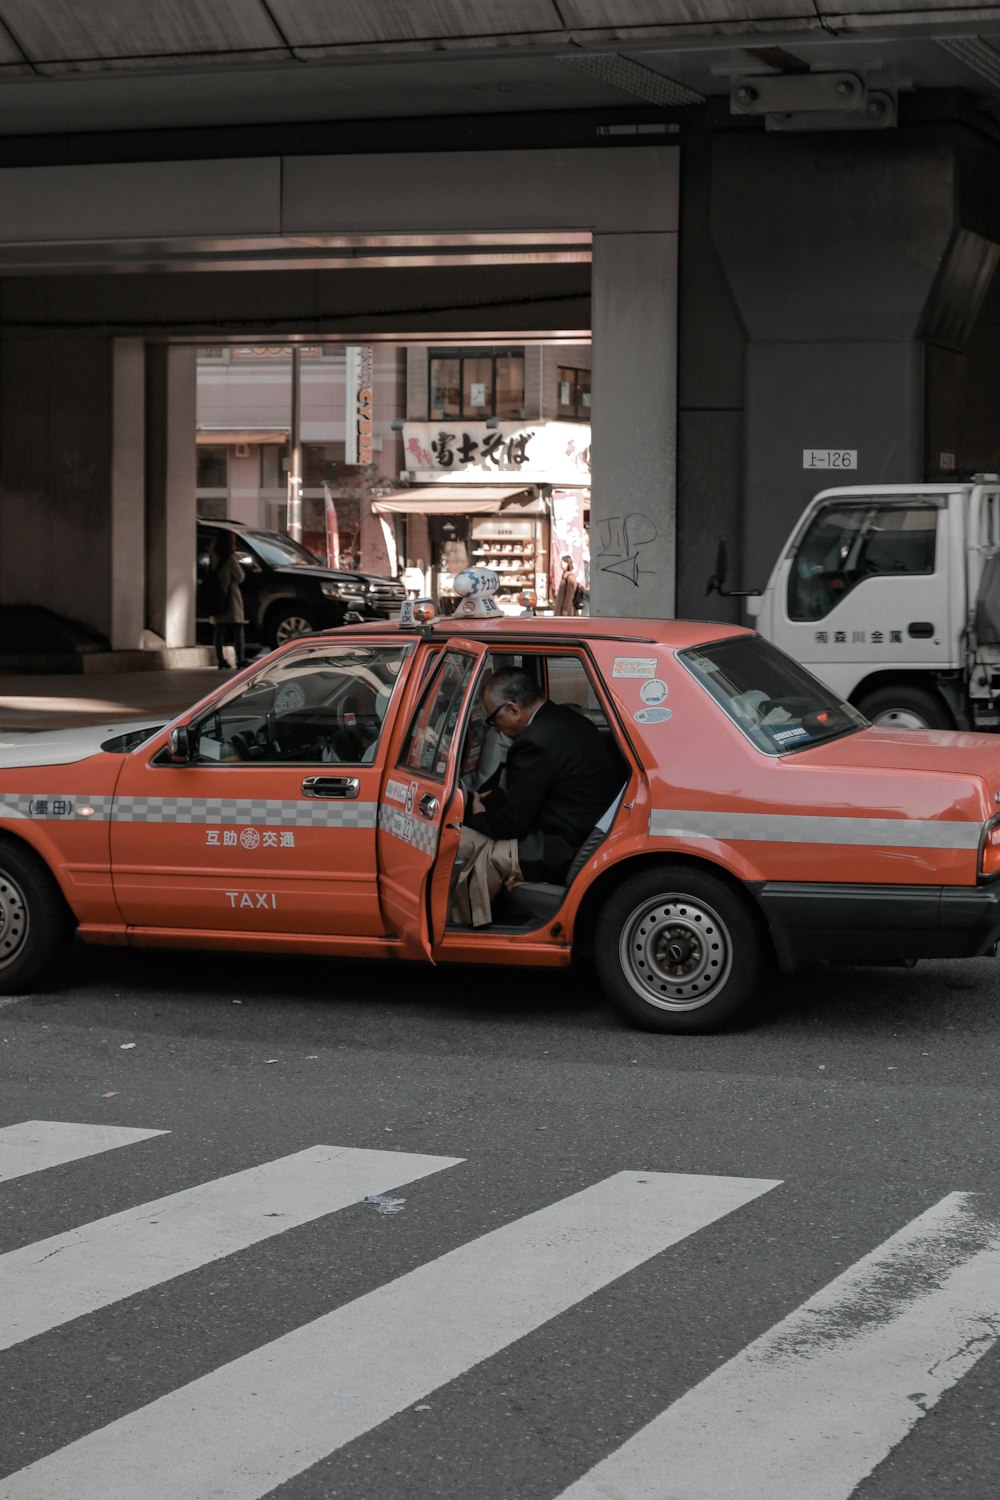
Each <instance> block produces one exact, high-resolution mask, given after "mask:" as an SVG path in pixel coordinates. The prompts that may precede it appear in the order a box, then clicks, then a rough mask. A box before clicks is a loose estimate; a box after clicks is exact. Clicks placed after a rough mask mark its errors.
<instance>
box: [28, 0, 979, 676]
mask: <svg viewBox="0 0 1000 1500" xmlns="http://www.w3.org/2000/svg"><path fill="white" fill-rule="evenodd" d="M998 111H1000V6H993V5H987V6H968V5H959V4H955V3H946V0H938V3H937V4H934V5H930V4H911V5H908V6H907V5H904V6H902V7H900V6H898V4H897V5H890V4H888V3H884V0H858V3H854V4H851V5H847V6H840V7H838V8H836V9H835V8H834V6H833V5H832V4H830V3H829V0H770V3H767V4H765V3H760V0H743V3H724V0H672V3H666V0H631V3H625V0H513V3H512V0H492V3H490V0H479V3H473V0H464V3H463V0H436V3H433V4H432V3H429V0H428V3H422V0H407V3H398V4H397V3H390V0H385V3H379V4H374V3H369V4H362V3H357V4H345V3H342V0H337V3H334V0H329V3H326V4H321V3H316V4H312V5H309V6H304V5H301V4H298V3H295V0H240V3H236V0H225V3H224V0H212V3H211V4H209V3H207V0H200V3H199V0H179V3H178V4H176V5H174V6H172V7H170V9H169V11H168V10H166V9H162V10H161V9H158V8H157V7H154V6H149V5H148V4H146V3H144V0H118V3H116V4H115V5H114V6H113V7H108V6H106V5H99V4H97V3H92V0H88V3H84V0H76V3H75V4H74V5H73V6H72V7H68V6H65V5H63V4H57V3H55V0H51V3H50V0H0V132H2V134H0V602H6V603H11V602H24V603H38V604H45V605H48V606H50V607H52V608H55V609H58V610H60V611H62V612H64V613H67V614H72V615H75V616H76V617H77V618H80V619H82V620H83V621H84V622H85V623H87V624H89V625H91V626H92V627H94V628H96V629H98V630H101V631H103V632H104V633H106V634H107V635H108V636H109V638H110V639H111V641H112V644H113V645H114V646H115V647H118V648H123V649H127V648H129V647H134V646H136V645H138V644H139V643H140V641H141V640H142V638H143V631H144V629H146V628H149V629H152V630H153V631H155V632H156V633H157V634H158V635H160V636H161V637H162V638H163V639H164V640H166V641H167V642H168V643H170V644H184V643H186V642H188V641H190V640H191V639H192V630H193V600H192V557H193V540H192V533H193V519H194V498H193V497H194V474H193V467H194V452H193V443H192V441H191V436H192V432H193V426H194V416H193V396H194V356H193V347H194V345H196V344H197V343H198V342H212V341H216V340H220V339H221V340H224V339H226V338H239V339H245V338H248V337H253V338H254V339H262V340H268V339H276V340H277V339H280V340H281V341H283V342H287V341H288V340H289V339H301V340H303V341H307V340H315V339H316V338H335V339H340V340H343V341H345V342H350V343H358V342H371V341H373V340H376V339H388V340H397V341H403V340H412V339H418V338H427V339H431V338H433V339H437V340H442V339H447V340H448V341H451V342H454V341H458V340H460V341H462V342H463V343H473V342H475V341H476V340H480V341H488V342H495V341H496V340H497V339H498V338H502V339H503V340H504V341H510V340H511V339H512V338H517V339H523V340H525V341H533V340H546V339H553V338H556V337H559V336H564V337H568V338H574V339H575V338H579V337H582V336H586V335H587V333H588V332H589V331H591V330H592V333H593V400H594V406H593V424H592V425H593V452H594V492H593V508H592V531H594V530H595V529H600V528H602V527H604V528H611V527H613V526H614V525H616V524H619V530H620V522H621V520H622V518H623V517H625V516H627V515H642V516H643V517H645V518H647V520H648V522H649V523H650V524H651V526H652V529H653V531H654V532H655V537H654V538H653V539H652V540H650V541H647V542H645V543H644V544H643V545H644V548H645V552H644V558H643V561H644V567H645V571H644V572H643V573H641V574H640V575H639V579H638V582H636V583H633V582H632V581H631V580H630V579H629V578H628V577H627V576H625V575H624V574H623V573H622V572H621V571H614V572H612V571H604V570H602V569H601V568H600V567H598V568H596V569H595V574H594V589H593V595H594V605H595V608H596V609H598V610H599V611H602V612H608V613H611V612H624V611H627V612H629V613H648V614H661V613H663V614H666V613H671V612H673V611H674V610H678V611H679V612H684V613H693V612H696V613H704V611H705V604H706V602H707V601H704V600H703V599H702V597H701V593H702V585H703V580H704V578H705V577H706V576H707V574H708V573H709V572H710V571H711V562H712V556H713V553H714V546H715V539H716V537H717V535H718V534H719V533H720V532H725V534H726V535H727V536H728V538H729V541H730V550H731V552H735V553H736V555H737V556H738V557H740V558H741V560H742V566H743V572H744V575H745V581H750V582H753V581H759V580H760V579H761V577H762V575H763V573H764V572H765V571H766V569H767V567H768V566H769V564H770V562H771V560H772V558H773V555H774V551H775V548H776V547H777V545H778V544H779V542H780V540H781V539H782V537H783V535H784V533H785V531H786V530H787V527H788V524H789V523H790V520H791V518H792V517H793V516H794V515H795V514H796V513H797V511H798V509H799V506H800V504H801V502H802V499H803V498H804V497H805V495H806V494H808V493H811V492H812V490H813V489H814V488H816V487H817V478H816V475H815V473H809V472H806V471H804V470H803V467H802V465H803V457H802V455H803V452H804V450H807V449H808V450H814V449H815V450H836V451H849V452H853V453H856V454H857V470H856V472H853V473H852V474H851V475H850V478H851V479H852V480H856V481H859V482H862V483H863V482H865V481H868V480H871V481H873V482H874V481H877V480H882V481H887V482H888V481H906V480H909V479H919V478H922V477H927V478H931V477H937V476H938V475H940V474H942V473H950V472H962V471H972V470H975V469H981V468H986V467H989V468H996V467H997V466H998V464H1000V434H998V430H997V419H996V415H995V414H996V412H997V411H998V409H1000V390H998V389H997V386H998V382H1000V375H998V374H997V371H998V369H1000V360H998V359H997V352H998V351H997V344H998V341H1000V333H998V325H1000V287H998V286H997V285H996V280H997V279H996V278H995V277H994V270H995V266H996V261H997V257H998V254H1000V205H998V201H997V200H998V194H997V186H996V185H997V182H998V180H1000V176H998V171H997V164H998V155H997V152H998V141H1000V124H998ZM821 477H822V478H824V479H825V478H828V477H829V476H825V475H824V476H821ZM644 534H645V533H644ZM712 602H713V604H714V607H715V608H717V609H718V608H725V607H726V606H725V605H723V604H721V603H719V602H717V601H712Z"/></svg>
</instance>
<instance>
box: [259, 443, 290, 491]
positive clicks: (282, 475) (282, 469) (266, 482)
mask: <svg viewBox="0 0 1000 1500" xmlns="http://www.w3.org/2000/svg"><path fill="white" fill-rule="evenodd" d="M287 483H288V444H287V443H261V445H260V487H261V489H262V490H282V489H284V488H285V486H286V485H287Z"/></svg>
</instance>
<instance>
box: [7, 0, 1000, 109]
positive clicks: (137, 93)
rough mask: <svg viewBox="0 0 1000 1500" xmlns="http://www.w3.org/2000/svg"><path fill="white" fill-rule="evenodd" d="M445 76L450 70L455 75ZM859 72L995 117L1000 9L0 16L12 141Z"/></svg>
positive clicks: (481, 6)
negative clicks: (948, 97) (957, 95)
mask: <svg viewBox="0 0 1000 1500" xmlns="http://www.w3.org/2000/svg"><path fill="white" fill-rule="evenodd" d="M445 69H447V72H445ZM810 70H812V71H831V70H846V71H852V72H855V73H858V74H860V75H863V77H864V78H865V80H866V82H867V85H868V87H869V89H873V88H874V89H880V90H889V91H894V92H895V91H898V92H899V93H900V94H904V95H905V94H910V93H919V92H920V91H924V90H930V89H942V88H960V89H962V90H965V91H967V92H968V93H969V94H970V95H971V96H972V97H973V99H975V100H976V101H978V102H979V103H980V104H981V105H982V106H983V107H984V108H985V109H987V110H988V111H989V112H991V113H992V114H993V115H994V116H995V117H996V118H998V119H1000V5H997V4H991V5H968V4H961V3H958V0H911V3H909V4H906V3H905V0H173V3H172V4H156V3H151V0H0V136H7V137H10V136H40V135H42V136H44V135H54V134H58V133H74V132H92V131H100V132H106V131H127V130H132V129H136V128H142V129H145V130H148V129H151V128H152V129H155V128H169V127H177V126H179V125H184V126H189V127H197V126H219V125H241V124H250V123H275V124H276V123H279V122H294V121H321V120H363V119H379V118H380V119H386V118H393V117H404V116H409V117H417V116H442V115H455V114H461V115H477V114H498V113H505V112H506V113H510V112H537V111H543V110H547V111H552V110H573V109H614V108H615V107H620V106H622V105H627V104H629V103H637V102H641V103H644V104H647V105H649V104H652V105H659V106H662V107H666V108H675V107H676V108H683V107H684V106H685V105H687V104H694V103H698V102H700V101H701V100H703V99H705V98H712V97H716V96H721V97H725V96H726V95H727V94H728V92H729V89H730V85H731V82H732V80H733V79H734V78H739V77H743V76H745V75H748V74H757V75H763V76H769V75H772V74H795V73H803V72H808V71H810Z"/></svg>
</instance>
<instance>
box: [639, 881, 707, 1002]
mask: <svg viewBox="0 0 1000 1500" xmlns="http://www.w3.org/2000/svg"><path fill="white" fill-rule="evenodd" d="M619 956H620V958H621V963H622V968H623V969H624V971H625V973H626V975H627V976H628V979H629V981H630V983H631V985H632V987H633V989H635V990H637V991H638V993H639V994H640V995H641V996H642V998H643V999H644V1000H648V1001H649V1002H650V1003H651V1004H653V1005H655V1006H657V1007H658V1009H660V1010H695V1009H697V1007H698V1006H700V1005H706V1004H707V1003H708V1001H709V1000H712V999H714V997H715V996H716V995H717V994H718V993H719V991H720V990H721V989H722V987H723V985H724V984H725V983H726V980H727V979H728V978H729V974H730V971H731V969H732V967H733V950H732V941H731V939H730V936H729V932H728V931H727V929H726V927H725V925H724V923H723V922H722V921H721V919H720V918H719V915H718V913H717V912H715V911H713V910H712V908H711V907H710V906H708V905H707V904H706V903H705V902H704V901H694V900H691V899H689V898H687V897H684V896H660V897H659V898H658V899H657V900H655V901H645V902H643V904H642V905H641V906H638V907H636V909H635V911H634V912H633V913H632V914H631V916H630V917H629V918H628V920H627V921H626V922H625V924H624V927H623V929H622V936H621V941H620V943H619Z"/></svg>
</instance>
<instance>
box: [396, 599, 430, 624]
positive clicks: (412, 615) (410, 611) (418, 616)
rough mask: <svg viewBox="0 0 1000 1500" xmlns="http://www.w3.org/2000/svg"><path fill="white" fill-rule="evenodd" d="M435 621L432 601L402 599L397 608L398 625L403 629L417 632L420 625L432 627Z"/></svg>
mask: <svg viewBox="0 0 1000 1500" xmlns="http://www.w3.org/2000/svg"><path fill="white" fill-rule="evenodd" d="M436 619H437V606H436V605H435V603H434V600H433V599H404V600H403V602H402V604H401V605H400V606H399V623H400V625H401V626H403V627H404V629H407V628H408V629H411V630H419V629H420V627H421V626H422V625H433V624H434V621H435V620H436Z"/></svg>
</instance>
